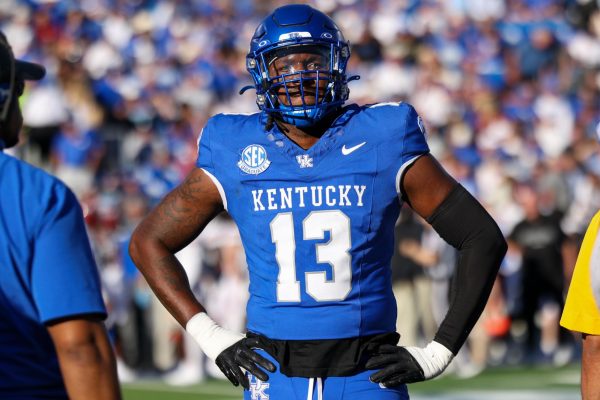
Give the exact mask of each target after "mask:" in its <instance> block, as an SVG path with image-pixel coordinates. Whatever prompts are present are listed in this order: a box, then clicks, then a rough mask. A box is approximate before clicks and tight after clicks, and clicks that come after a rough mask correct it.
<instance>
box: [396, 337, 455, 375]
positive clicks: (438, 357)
mask: <svg viewBox="0 0 600 400" xmlns="http://www.w3.org/2000/svg"><path fill="white" fill-rule="evenodd" d="M406 350H408V352H409V353H410V355H411V356H413V357H414V359H415V360H417V362H418V363H419V365H420V366H421V368H422V369H423V374H424V375H425V379H431V378H435V377H436V376H438V375H439V374H441V373H442V372H444V370H445V369H446V367H447V366H448V364H450V361H452V359H453V358H454V354H452V352H451V351H450V350H448V349H447V348H446V346H444V345H441V344H439V343H438V342H436V341H431V342H430V343H429V344H428V345H427V346H425V348H420V347H406Z"/></svg>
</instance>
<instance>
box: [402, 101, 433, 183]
mask: <svg viewBox="0 0 600 400" xmlns="http://www.w3.org/2000/svg"><path fill="white" fill-rule="evenodd" d="M401 105H402V106H403V108H404V110H405V111H404V112H405V114H404V116H403V118H404V120H403V121H402V125H401V129H402V136H401V141H402V142H401V147H400V148H401V152H400V160H399V161H400V168H399V169H398V173H397V174H396V190H397V191H398V194H402V193H401V189H400V182H401V180H402V176H403V175H404V173H405V172H406V170H407V168H408V167H409V166H410V165H412V163H414V162H415V161H416V160H417V159H418V158H419V157H420V156H422V155H424V154H427V153H429V146H428V145H427V139H426V132H425V126H424V124H423V120H422V119H421V117H420V116H419V115H418V114H417V112H416V111H415V109H414V108H413V106H411V105H409V104H406V103H401Z"/></svg>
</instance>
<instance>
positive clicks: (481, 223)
mask: <svg viewBox="0 0 600 400" xmlns="http://www.w3.org/2000/svg"><path fill="white" fill-rule="evenodd" d="M427 222H429V223H430V224H431V226H433V228H434V229H435V230H436V231H437V233H438V234H439V235H440V236H441V237H442V239H444V240H445V241H446V242H448V243H449V244H450V245H452V246H453V247H455V248H456V249H458V250H459V253H458V262H457V268H456V271H455V273H454V282H453V290H452V291H451V295H450V307H449V309H448V313H447V314H446V317H445V318H444V320H443V321H442V324H441V325H440V328H439V329H438V332H437V333H436V335H435V341H436V342H438V343H440V344H443V345H444V346H446V347H447V348H448V349H449V350H450V351H452V353H454V354H456V353H458V350H460V348H461V347H462V345H463V343H464V342H465V340H466V339H467V336H469V332H471V329H473V326H474V325H475V322H477V319H479V316H480V315H481V312H482V311H483V308H484V307H485V304H486V302H487V299H488V297H489V295H490V291H491V290H492V286H493V284H494V280H495V278H496V274H497V272H498V268H499V267H500V263H501V262H502V259H503V258H504V255H505V254H506V249H507V246H506V241H505V240H504V236H503V235H502V232H500V229H499V228H498V225H496V222H495V221H494V220H493V219H492V217H491V216H490V215H489V214H488V213H487V211H486V210H485V209H484V208H483V206H482V205H481V204H479V202H478V201H477V200H476V199H475V198H474V197H473V196H471V194H470V193H469V192H467V191H466V190H465V189H464V188H463V187H462V186H461V185H457V186H456V187H455V188H454V189H452V191H451V192H450V194H449V195H448V197H447V198H446V199H444V201H443V202H442V204H440V205H439V207H438V208H437V209H436V210H435V211H434V212H433V214H432V215H431V216H430V217H429V218H427Z"/></svg>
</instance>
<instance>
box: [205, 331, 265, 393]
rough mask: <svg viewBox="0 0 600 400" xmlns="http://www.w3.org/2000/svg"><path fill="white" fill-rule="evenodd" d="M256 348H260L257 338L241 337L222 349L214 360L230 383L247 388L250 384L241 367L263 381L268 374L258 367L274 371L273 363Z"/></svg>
mask: <svg viewBox="0 0 600 400" xmlns="http://www.w3.org/2000/svg"><path fill="white" fill-rule="evenodd" d="M257 348H260V344H259V341H258V338H243V339H241V340H240V341H238V342H236V343H234V344H233V345H231V346H229V347H228V348H226V349H225V350H223V351H222V352H221V354H219V355H218V356H217V358H216V360H215V362H216V363H217V366H218V367H219V369H220V370H221V371H223V373H224V374H225V376H226V377H227V379H229V380H230V381H231V383H233V384H234V385H235V386H238V385H242V387H244V388H245V389H247V390H248V389H250V384H249V382H248V377H247V376H246V374H245V373H244V371H242V368H244V369H245V370H246V371H248V372H250V373H251V374H252V375H254V376H255V377H257V378H258V379H260V380H261V381H263V382H264V381H267V380H269V376H268V375H267V374H266V373H265V371H263V370H262V369H261V368H259V367H262V368H264V369H266V370H267V371H269V372H275V365H274V364H273V363H272V362H271V361H269V360H267V359H266V358H264V357H263V356H261V355H260V354H258V353H257V352H256V351H254V349H257Z"/></svg>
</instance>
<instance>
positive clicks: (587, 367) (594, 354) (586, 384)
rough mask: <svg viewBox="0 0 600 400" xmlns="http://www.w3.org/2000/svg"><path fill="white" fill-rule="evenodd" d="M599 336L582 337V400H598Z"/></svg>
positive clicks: (599, 393)
mask: <svg viewBox="0 0 600 400" xmlns="http://www.w3.org/2000/svg"><path fill="white" fill-rule="evenodd" d="M598 377H600V336H597V335H584V336H583V354H582V359H581V397H582V399H583V400H598V399H600V379H598Z"/></svg>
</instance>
